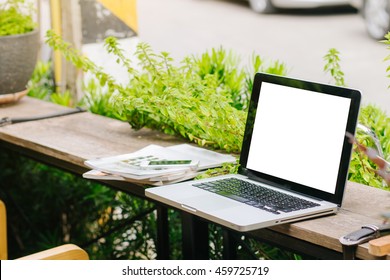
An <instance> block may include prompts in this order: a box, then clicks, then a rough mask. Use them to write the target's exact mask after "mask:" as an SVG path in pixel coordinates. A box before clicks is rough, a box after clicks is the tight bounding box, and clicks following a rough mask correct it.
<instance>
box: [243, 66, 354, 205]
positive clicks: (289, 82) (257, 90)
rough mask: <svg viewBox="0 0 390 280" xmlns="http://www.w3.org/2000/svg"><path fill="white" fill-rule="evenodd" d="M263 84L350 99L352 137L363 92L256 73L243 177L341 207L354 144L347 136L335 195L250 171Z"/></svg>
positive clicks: (348, 130)
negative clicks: (257, 112)
mask: <svg viewBox="0 0 390 280" xmlns="http://www.w3.org/2000/svg"><path fill="white" fill-rule="evenodd" d="M263 82H266V83H272V84H276V85H282V86H288V87H293V88H298V89H303V90H309V91H314V92H319V93H323V94H329V95H334V96H339V97H345V98H349V99H350V108H349V114H348V119H347V124H346V131H347V132H349V133H351V134H352V135H354V134H355V130H356V125H357V121H358V115H359V109H360V102H361V93H360V91H358V90H356V89H351V88H345V87H338V86H333V85H328V84H321V83H317V82H311V81H304V80H299V79H294V78H290V77H282V76H276V75H271V74H265V73H256V75H255V77H254V83H253V90H252V95H251V99H250V103H249V108H248V116H247V122H246V127H245V133H244V139H243V144H242V149H241V155H240V168H239V173H240V174H243V175H245V176H248V177H249V178H252V179H254V180H256V181H260V182H264V183H267V184H270V185H272V186H274V187H278V188H282V189H286V190H290V191H294V192H297V193H299V194H304V195H307V196H310V197H314V198H317V199H320V200H326V201H329V202H332V203H335V204H337V205H339V206H341V203H342V199H343V194H344V189H345V184H346V182H347V179H348V170H349V163H350V159H351V155H352V144H351V143H349V141H348V139H347V138H346V137H345V138H344V143H343V148H342V152H341V157H340V165H339V170H338V176H337V180H336V187H335V192H334V193H328V192H324V191H320V190H317V189H314V188H311V187H309V186H305V185H301V184H299V183H295V182H291V181H288V180H285V179H281V178H277V177H274V176H271V175H268V174H265V173H262V172H258V171H255V170H251V169H249V168H247V161H248V155H249V149H250V145H251V138H252V132H253V127H254V121H255V117H256V110H257V107H258V102H259V97H260V94H261V86H262V83H263ZM318 180H321V178H318Z"/></svg>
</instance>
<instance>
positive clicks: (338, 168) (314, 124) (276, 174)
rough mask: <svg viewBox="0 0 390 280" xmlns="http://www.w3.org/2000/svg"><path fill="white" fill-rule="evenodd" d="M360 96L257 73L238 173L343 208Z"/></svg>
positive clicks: (343, 90)
mask: <svg viewBox="0 0 390 280" xmlns="http://www.w3.org/2000/svg"><path fill="white" fill-rule="evenodd" d="M360 99H361V94H360V92H359V91H358V90H354V89H349V88H343V87H336V86H331V85H326V84H320V83H315V82H309V81H303V80H297V79H292V78H287V77H281V76H275V75H269V74H264V73H257V74H256V75H255V79H254V85H253V91H252V96H251V100H250V105H249V111H248V118H247V124H246V129H245V134H244V141H243V146H242V151H241V157H240V173H241V174H244V175H247V176H248V177H250V178H253V179H255V180H258V181H259V180H260V181H263V182H266V183H269V184H271V185H273V186H277V187H281V188H284V189H289V190H292V191H296V192H299V193H302V194H306V195H309V196H312V197H317V198H319V199H323V200H327V201H329V202H333V203H336V204H338V205H341V201H342V198H343V193H344V187H345V184H346V181H347V176H348V168H349V162H350V157H351V152H352V145H351V144H350V143H349V142H348V140H347V138H346V137H345V133H346V132H347V131H348V132H350V133H351V134H354V133H355V129H356V124H357V118H358V113H359V107H360Z"/></svg>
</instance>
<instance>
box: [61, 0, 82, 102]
mask: <svg viewBox="0 0 390 280" xmlns="http://www.w3.org/2000/svg"><path fill="white" fill-rule="evenodd" d="M61 12H62V13H61V16H62V37H63V39H64V40H65V41H66V42H69V43H70V44H71V45H72V46H73V47H74V48H76V49H79V50H81V46H82V45H81V41H82V29H81V10H80V4H79V1H78V0H61ZM62 63H63V65H62V71H63V72H62V77H61V78H62V84H61V85H62V87H61V89H62V92H64V90H69V91H70V93H71V94H72V98H73V100H74V101H75V102H77V101H78V100H79V99H80V98H81V97H82V92H81V84H82V78H81V75H82V73H81V71H80V70H78V69H77V68H76V67H75V66H74V65H73V64H72V63H71V62H68V61H65V60H62Z"/></svg>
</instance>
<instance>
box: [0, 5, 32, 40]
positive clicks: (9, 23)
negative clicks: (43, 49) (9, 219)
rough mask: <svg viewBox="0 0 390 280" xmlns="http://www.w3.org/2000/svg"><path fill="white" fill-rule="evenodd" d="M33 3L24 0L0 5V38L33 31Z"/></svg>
mask: <svg viewBox="0 0 390 280" xmlns="http://www.w3.org/2000/svg"><path fill="white" fill-rule="evenodd" d="M34 12H35V9H34V7H33V3H32V2H31V1H30V2H28V1H26V0H7V1H5V2H3V3H0V36H8V35H17V34H24V33H28V32H31V31H33V30H34V29H35V28H36V27H37V24H36V23H35V22H34V20H33V15H34Z"/></svg>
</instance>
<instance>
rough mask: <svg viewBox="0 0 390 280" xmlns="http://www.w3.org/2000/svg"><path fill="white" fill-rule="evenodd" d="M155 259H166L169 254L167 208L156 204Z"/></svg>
mask: <svg viewBox="0 0 390 280" xmlns="http://www.w3.org/2000/svg"><path fill="white" fill-rule="evenodd" d="M156 250H157V259H159V260H167V259H169V255H170V248H169V225H168V209H167V208H166V207H164V206H162V205H157V244H156Z"/></svg>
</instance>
